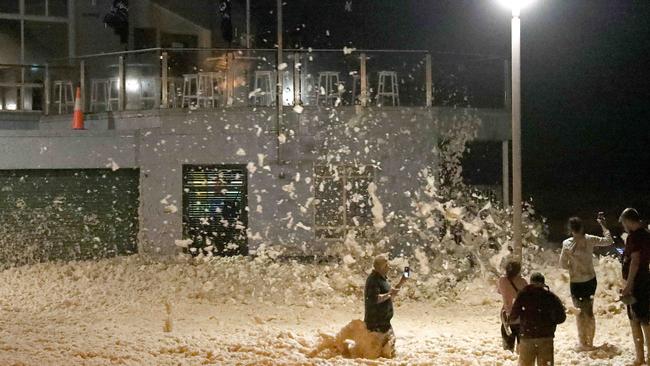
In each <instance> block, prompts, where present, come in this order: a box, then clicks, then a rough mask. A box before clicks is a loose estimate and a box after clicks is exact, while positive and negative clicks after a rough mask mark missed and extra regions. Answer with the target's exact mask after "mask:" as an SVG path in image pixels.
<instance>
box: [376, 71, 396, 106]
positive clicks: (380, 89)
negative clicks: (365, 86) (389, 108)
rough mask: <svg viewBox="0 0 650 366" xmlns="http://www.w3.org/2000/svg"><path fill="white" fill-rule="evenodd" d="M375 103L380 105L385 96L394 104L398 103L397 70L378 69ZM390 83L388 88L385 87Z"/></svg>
mask: <svg viewBox="0 0 650 366" xmlns="http://www.w3.org/2000/svg"><path fill="white" fill-rule="evenodd" d="M378 79H379V80H378V81H377V83H378V85H377V104H379V105H382V104H383V103H382V102H383V100H384V99H385V98H389V100H391V101H392V102H393V105H394V106H398V105H399V86H398V84H397V72H395V71H380V72H379V73H378ZM388 85H390V89H389V88H388V87H387V86H388Z"/></svg>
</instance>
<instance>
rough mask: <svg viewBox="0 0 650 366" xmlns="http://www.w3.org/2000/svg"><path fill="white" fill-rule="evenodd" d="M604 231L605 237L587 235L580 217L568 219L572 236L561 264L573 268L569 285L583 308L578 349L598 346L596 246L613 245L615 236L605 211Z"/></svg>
mask: <svg viewBox="0 0 650 366" xmlns="http://www.w3.org/2000/svg"><path fill="white" fill-rule="evenodd" d="M597 221H598V223H599V224H600V227H601V228H602V230H603V237H600V236H595V235H590V234H585V227H584V224H583V223H582V220H581V219H580V218H579V217H572V218H570V219H569V222H568V230H569V233H570V234H571V237H570V238H568V239H566V240H565V241H564V242H563V243H562V252H561V253H560V267H562V268H564V269H568V270H569V282H570V284H569V286H570V289H571V299H572V301H573V306H575V307H576V308H578V309H579V312H578V313H577V314H576V323H577V327H578V342H579V343H578V350H579V351H587V350H591V349H593V348H594V336H595V334H596V318H595V316H594V295H595V294H596V286H597V284H598V282H597V280H596V271H595V270H594V248H595V247H604V246H610V245H612V244H613V243H614V239H612V236H611V234H610V232H609V230H607V228H606V227H605V217H604V215H603V214H602V213H600V214H599V215H598V218H597Z"/></svg>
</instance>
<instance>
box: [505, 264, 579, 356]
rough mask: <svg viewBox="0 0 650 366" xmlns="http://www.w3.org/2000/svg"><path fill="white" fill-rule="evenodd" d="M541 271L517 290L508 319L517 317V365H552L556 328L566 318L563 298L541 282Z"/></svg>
mask: <svg viewBox="0 0 650 366" xmlns="http://www.w3.org/2000/svg"><path fill="white" fill-rule="evenodd" d="M544 281H545V279H544V276H543V275H542V274H541V273H533V275H532V276H530V285H528V286H526V287H524V288H523V290H521V291H520V292H519V294H518V295H517V299H516V300H515V302H514V304H513V305H512V312H511V313H510V320H511V321H516V320H519V324H520V325H519V327H520V337H521V343H520V344H519V366H534V365H535V362H536V361H537V365H538V366H552V365H554V360H553V358H554V357H553V356H554V350H553V338H554V337H555V328H556V326H557V325H558V324H561V323H564V321H565V320H566V310H565V309H564V305H563V304H562V301H560V299H559V298H558V297H557V296H556V295H555V294H554V293H553V292H551V290H549V288H548V286H546V285H545V284H544Z"/></svg>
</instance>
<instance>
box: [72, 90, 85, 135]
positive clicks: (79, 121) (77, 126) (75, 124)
mask: <svg viewBox="0 0 650 366" xmlns="http://www.w3.org/2000/svg"><path fill="white" fill-rule="evenodd" d="M72 129H73V130H85V128H84V112H82V111H81V88H80V87H77V96H76V97H75V98H74V115H73V117H72Z"/></svg>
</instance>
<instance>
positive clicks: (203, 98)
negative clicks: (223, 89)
mask: <svg viewBox="0 0 650 366" xmlns="http://www.w3.org/2000/svg"><path fill="white" fill-rule="evenodd" d="M222 80H223V74H222V73H220V72H200V73H198V96H197V105H199V106H200V105H201V104H203V107H204V108H208V105H209V106H210V107H211V108H214V107H216V105H217V100H218V99H219V96H220V95H221V93H220V89H219V87H220V85H221V83H222Z"/></svg>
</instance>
